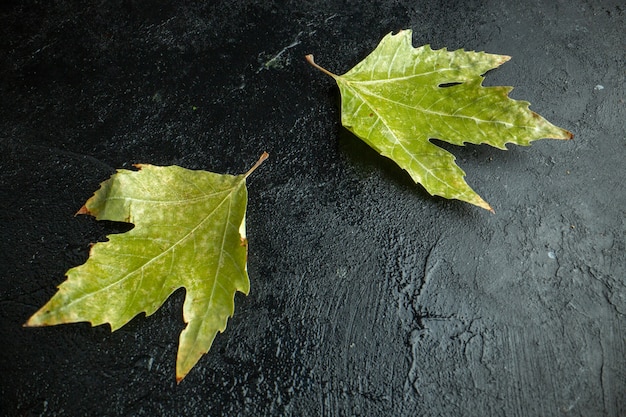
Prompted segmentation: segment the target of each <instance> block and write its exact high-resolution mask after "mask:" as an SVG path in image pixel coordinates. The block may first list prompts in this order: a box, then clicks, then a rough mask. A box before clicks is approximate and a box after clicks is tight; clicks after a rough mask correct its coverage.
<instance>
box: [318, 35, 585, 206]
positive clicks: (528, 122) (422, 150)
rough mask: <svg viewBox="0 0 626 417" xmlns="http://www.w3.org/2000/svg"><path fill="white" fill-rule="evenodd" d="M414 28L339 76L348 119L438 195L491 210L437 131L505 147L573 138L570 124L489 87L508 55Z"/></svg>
mask: <svg viewBox="0 0 626 417" xmlns="http://www.w3.org/2000/svg"><path fill="white" fill-rule="evenodd" d="M411 38H412V32H411V30H404V31H400V32H399V33H397V34H396V35H393V34H388V35H387V36H385V37H384V38H383V40H382V41H381V42H380V44H379V45H378V47H377V48H376V49H375V50H374V51H373V52H372V53H371V54H370V55H369V56H368V57H366V58H365V59H364V60H363V61H361V62H360V63H359V64H357V65H356V66H355V67H354V68H352V69H351V70H350V71H348V72H347V73H346V74H344V75H341V76H338V75H335V74H333V73H331V72H329V71H327V70H326V69H324V68H322V67H320V66H319V65H317V64H316V63H315V62H314V60H313V56H312V55H308V56H307V60H308V61H309V62H310V63H311V64H312V65H313V66H315V67H316V68H318V69H320V70H321V71H323V72H324V73H326V74H328V75H330V76H331V77H333V78H334V79H335V81H336V82H337V84H338V85H339V89H340V91H341V121H342V124H343V125H344V126H345V127H346V128H347V129H349V130H350V131H352V132H353V133H354V134H356V135H357V136H358V137H360V138H361V139H363V140H364V141H365V142H366V143H367V144H368V145H370V146H371V147H372V148H374V149H376V150H377V151H378V152H379V153H381V154H382V155H384V156H386V157H389V158H391V159H392V160H394V161H395V162H396V163H397V164H398V165H399V166H400V167H402V168H404V169H405V170H406V171H408V173H409V174H410V175H411V177H412V178H413V180H414V181H415V182H417V183H420V184H422V185H423V186H424V188H425V189H426V190H427V191H428V192H429V193H430V194H432V195H439V196H442V197H445V198H454V199H458V200H462V201H466V202H468V203H471V204H475V205H477V206H480V207H483V208H485V209H488V210H491V211H493V210H492V209H491V207H490V206H489V204H487V202H485V201H484V200H483V199H482V198H481V197H480V196H479V195H478V194H476V193H475V192H474V191H473V190H472V189H471V188H470V187H469V185H467V183H466V182H465V179H464V176H465V173H464V172H463V170H461V168H459V167H458V166H457V165H456V164H455V163H454V160H455V158H454V156H453V155H452V154H451V153H449V152H448V151H446V150H444V149H442V148H440V147H438V146H436V145H434V144H433V143H431V142H430V141H429V139H431V138H436V139H440V140H443V141H446V142H449V143H451V144H454V145H464V144H465V143H466V142H468V143H474V144H481V143H486V144H489V145H491V146H494V147H497V148H500V149H506V146H505V145H506V144H507V143H514V144H517V145H529V144H530V142H531V141H533V140H536V139H540V138H554V139H571V138H572V137H573V136H572V134H571V133H570V132H568V131H566V130H564V129H561V128H559V127H556V126H554V125H552V124H551V123H550V122H548V121H547V120H545V119H544V118H542V117H541V116H539V115H538V114H536V113H534V112H532V111H530V110H529V109H528V106H529V105H530V103H528V102H526V101H516V100H513V99H511V98H509V97H508V94H509V92H510V91H511V90H512V87H483V86H482V81H483V77H482V76H481V74H484V73H485V72H486V71H488V70H490V69H493V68H496V67H498V66H500V65H501V64H503V63H504V62H506V61H508V60H509V59H510V57H508V56H504V55H492V54H487V53H484V52H467V51H463V50H457V51H454V52H449V51H447V50H446V49H445V48H444V49H439V50H432V49H431V48H430V46H428V45H425V46H422V47H419V48H413V46H412V44H411Z"/></svg>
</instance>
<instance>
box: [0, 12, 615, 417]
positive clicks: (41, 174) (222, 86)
mask: <svg viewBox="0 0 626 417" xmlns="http://www.w3.org/2000/svg"><path fill="white" fill-rule="evenodd" d="M625 13H626V10H625V7H624V5H623V2H621V1H617V0H616V1H610V0H606V1H591V0H590V1H583V0H567V1H552V0H541V1H540V0H536V1H518V2H509V1H502V0H485V1H478V0H476V1H465V2H461V1H458V2H457V1H416V0H406V1H349V0H344V1H338V0H336V1H321V0H310V1H291V2H289V1H235V0H229V1H189V2H179V1H160V2H140V1H132V0H126V1H101V2H67V1H20V2H12V3H10V2H9V3H7V2H3V3H2V6H0V54H1V55H0V57H1V58H0V77H1V78H0V168H1V174H0V233H1V237H2V239H1V240H0V242H1V243H0V273H1V280H0V332H1V333H0V343H1V346H0V398H1V400H0V401H1V402H2V403H1V414H2V415H7V416H40V415H41V416H82V415H108V416H117V415H121V416H157V415H164V416H183V415H186V416H205V415H228V416H235V415H250V416H268V415H287V416H299V415H311V416H316V415H323V416H349V415H362V416H391V415H397V416H414V415H424V416H460V415H464V416H504V415H507V416H624V415H626V395H625V393H626V355H625V351H626V319H625V314H626V283H625V278H626V248H625V229H626V216H625V214H626V186H625V185H624V163H623V160H624V157H625V156H626V136H625V130H626V129H625V120H626V105H625V103H624V100H625V99H626V96H625V91H624V90H625V89H624V86H625V74H626V72H625V51H626V35H625V29H624V28H625V27H626V17H625ZM402 28H412V29H413V30H414V45H416V46H418V45H422V44H425V43H430V44H431V45H432V46H433V48H441V47H444V46H447V47H448V49H451V50H453V49H457V48H465V49H468V50H485V51H487V52H492V53H498V54H506V55H511V56H512V57H513V59H512V60H511V61H510V62H509V63H507V64H505V65H504V66H503V67H501V68H500V69H498V70H495V71H492V72H490V73H489V74H488V76H487V79H486V81H485V84H486V85H514V86H515V90H514V91H513V92H512V94H511V96H512V97H513V98H516V99H523V100H528V101H530V102H531V103H532V106H531V109H532V110H534V111H536V112H538V113H540V114H541V115H543V116H544V117H546V118H547V119H548V120H550V121H551V122H553V123H555V124H556V125H558V126H561V127H563V128H566V129H568V130H570V131H572V132H573V133H574V134H575V139H574V140H573V141H569V142H563V141H553V140H543V141H538V142H535V143H534V144H533V145H532V146H531V147H529V148H522V147H516V146H509V148H510V150H508V151H506V152H504V151H500V150H497V149H492V148H490V147H488V146H467V147H464V148H460V147H458V148H457V147H453V146H447V145H446V148H447V149H450V150H452V151H453V153H454V154H455V155H456V156H457V159H458V162H459V164H460V165H461V167H462V168H463V169H464V170H465V171H466V172H467V174H468V176H467V179H468V182H469V184H470V185H471V186H472V187H474V188H475V190H476V191H477V192H478V193H479V194H480V195H481V196H483V197H484V198H485V199H486V200H487V201H488V202H489V203H491V205H492V206H493V207H494V209H495V211H496V213H495V214H491V213H489V212H487V211H485V210H481V209H479V208H476V207H473V206H470V205H468V204H465V203H460V202H457V201H445V200H442V199H440V198H433V197H430V196H428V195H427V194H426V193H425V192H424V191H423V189H422V188H421V187H420V186H417V185H415V184H413V183H412V182H411V180H410V178H409V177H408V175H407V174H406V173H405V172H403V171H402V170H401V169H399V168H397V167H396V166H395V165H394V164H393V163H392V162H390V161H389V160H386V159H384V158H382V157H380V156H378V155H377V154H376V153H375V152H374V151H372V150H371V149H369V148H368V147H367V146H366V145H364V144H363V143H362V142H360V141H359V140H358V139H356V138H355V137H353V136H352V135H351V134H349V133H348V132H347V131H345V130H344V129H343V128H342V127H341V126H340V115H339V107H338V105H339V96H338V90H337V88H336V86H335V85H334V82H333V80H332V79H330V78H328V77H327V76H325V75H323V74H322V73H320V72H318V71H316V70H314V69H313V68H312V67H310V66H309V65H308V64H307V63H306V62H305V60H304V55H305V54H307V53H313V54H315V56H316V60H317V61H318V63H320V64H321V65H323V66H325V67H326V68H328V69H329V70H332V71H334V72H336V73H343V72H345V71H347V70H348V69H350V68H351V67H352V66H354V65H355V64H356V63H358V62H359V61H360V60H361V59H362V58H364V57H365V56H366V55H367V54H368V53H369V52H370V51H371V50H372V49H373V48H374V47H375V46H376V45H377V44H378V42H379V41H380V39H381V38H382V37H383V36H384V35H385V34H387V33H389V32H391V31H396V30H398V29H402ZM262 151H268V152H269V153H270V154H271V156H270V159H269V160H268V161H267V162H266V163H265V164H264V165H263V166H262V167H261V168H260V169H259V170H258V171H257V172H255V173H254V175H253V176H252V177H251V178H250V180H249V182H248V184H249V194H250V199H249V211H248V220H247V225H248V235H249V241H250V253H249V266H248V267H249V273H250V278H251V282H252V290H251V293H250V295H249V296H248V297H243V296H241V295H238V296H237V298H236V308H235V315H234V317H233V318H232V319H231V320H230V321H229V324H228V328H227V330H226V332H225V333H224V334H220V335H218V336H217V338H216V340H215V343H214V345H213V348H212V349H211V351H210V352H209V354H207V355H205V356H204V357H203V358H202V359H201V360H200V362H199V363H198V365H197V366H196V367H195V368H194V369H193V370H192V371H191V373H190V374H189V375H188V376H187V378H186V379H185V380H184V381H183V382H182V383H181V384H180V385H178V386H177V385H176V383H175V378H174V367H175V356H176V348H177V343H178V334H179V333H180V331H181V330H182V328H183V322H182V301H183V299H184V291H182V290H181V291H179V292H177V293H175V294H174V295H173V296H172V297H171V298H170V299H169V300H168V301H167V302H166V303H165V304H164V305H163V307H162V308H161V309H160V310H159V311H158V312H157V313H155V314H154V315H153V316H151V317H148V318H145V317H143V316H139V317H136V318H135V319H134V320H133V321H131V322H130V323H129V324H128V325H126V326H125V327H123V328H122V329H120V330H119V331H117V332H115V333H111V332H110V330H109V328H108V327H107V326H100V327H97V328H91V327H90V326H89V325H87V324H85V323H80V324H70V325H63V326H56V327H49V328H39V329H33V328H23V327H22V324H23V323H24V322H25V321H26V320H27V319H28V318H29V317H30V315H31V314H33V313H34V312H35V311H36V310H37V309H38V308H39V307H40V306H42V305H43V304H44V303H45V302H46V301H47V300H48V299H49V298H50V297H51V296H52V295H53V294H54V292H55V291H56V286H57V285H58V284H60V283H61V282H62V281H63V280H64V273H65V271H66V270H67V269H69V268H70V267H73V266H76V265H79V264H81V263H83V262H84V261H85V260H86V259H87V255H88V248H89V243H91V242H95V241H98V240H103V239H104V238H105V235H106V234H109V233H114V232H119V231H123V230H126V228H124V227H123V226H120V225H116V224H111V223H104V222H96V221H95V220H94V219H93V218H90V217H88V216H79V217H74V213H75V212H76V210H77V209H78V208H80V207H81V205H82V204H83V203H84V202H85V201H86V199H87V198H89V197H90V196H91V195H92V193H93V192H94V191H95V190H96V189H97V188H98V185H99V183H100V182H102V181H104V180H105V179H107V178H108V177H109V176H110V175H111V174H112V173H113V172H114V170H115V169H117V168H124V167H127V168H128V167H130V166H131V164H133V163H138V162H141V163H152V164H160V165H171V164H177V165H181V166H184V167H186V168H193V169H206V170H210V171H215V172H222V173H243V172H245V171H246V170H247V169H248V168H249V167H250V166H251V165H252V164H253V163H254V161H256V160H257V158H258V157H259V155H260V154H261V152H262Z"/></svg>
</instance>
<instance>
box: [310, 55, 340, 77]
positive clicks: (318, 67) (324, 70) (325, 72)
mask: <svg viewBox="0 0 626 417" xmlns="http://www.w3.org/2000/svg"><path fill="white" fill-rule="evenodd" d="M305 58H306V60H307V61H308V62H309V64H311V65H313V66H314V67H315V68H317V69H318V70H320V71H322V72H323V73H324V74H326V75H330V76H331V77H333V78H337V76H336V75H335V74H333V73H332V72H330V71H328V70H327V69H326V68H322V67H320V66H319V65H317V64H316V63H315V60H314V59H313V55H311V54H308V55H307V56H305Z"/></svg>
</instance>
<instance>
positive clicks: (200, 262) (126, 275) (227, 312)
mask: <svg viewBox="0 0 626 417" xmlns="http://www.w3.org/2000/svg"><path fill="white" fill-rule="evenodd" d="M266 158H267V154H266V153H264V154H263V156H262V157H261V159H260V160H259V162H257V164H256V165H255V166H254V167H253V168H252V169H251V170H250V171H248V173H247V174H246V175H237V176H233V175H220V174H215V173H211V172H206V171H192V170H188V169H184V168H181V167H178V166H169V167H158V166H152V165H137V167H138V168H139V171H128V170H118V171H117V173H116V174H114V175H113V176H112V177H111V178H110V179H109V180H107V181H105V182H103V183H102V185H101V187H100V189H99V190H98V191H96V193H95V194H94V195H93V197H91V198H90V199H89V200H88V201H87V203H86V204H85V206H83V208H81V210H79V212H78V213H79V214H91V215H93V216H95V217H96V219H98V220H111V221H118V222H127V223H133V224H134V225H135V227H134V228H133V229H132V230H130V231H128V232H126V233H123V234H115V235H110V236H108V239H109V240H108V241H107V242H100V243H96V244H95V245H93V246H92V248H91V252H90V256H89V259H88V260H87V262H86V263H85V264H83V265H81V266H78V267H75V268H72V269H70V270H69V271H67V280H66V281H65V282H64V283H62V284H61V285H60V286H59V291H58V292H57V293H56V294H55V295H54V296H53V297H52V298H51V299H50V301H48V303H47V304H46V305H44V306H43V307H42V308H41V309H40V310H39V311H37V312H36V313H35V314H34V315H33V316H32V317H31V318H30V319H29V320H28V322H27V323H26V326H47V325H55V324H61V323H69V322H81V321H87V322H90V323H91V324H92V325H93V326H96V325H99V324H103V323H109V324H110V325H111V329H112V330H113V331H115V330H117V329H119V328H120V327H122V326H123V325H124V324H126V323H128V321H130V320H131V319H132V318H133V317H134V316H136V315H137V314H139V313H142V312H143V313H145V314H146V315H148V316H149V315H151V314H152V313H154V312H155V311H156V310H157V309H158V308H159V307H160V306H161V305H162V304H163V302H165V300H166V299H167V298H168V297H169V296H170V295H171V294H172V293H173V292H174V291H176V290H177V289H179V288H181V287H185V288H186V297H185V303H184V306H183V319H184V321H185V323H187V326H186V327H185V329H184V330H183V331H182V333H181V335H180V340H179V348H178V355H177V359H176V379H177V381H180V380H182V379H183V378H184V377H185V375H187V373H188V372H189V371H190V370H191V368H192V367H193V366H194V365H195V364H196V363H197V362H198V360H199V359H200V357H201V356H202V355H203V354H204V353H206V352H208V350H209V349H210V347H211V344H212V343H213V339H214V338H215V335H216V334H217V332H218V331H220V332H222V331H224V329H225V328H226V322H227V320H228V317H230V316H232V314H233V311H234V296H235V292H236V291H240V292H242V293H244V294H248V291H249V290H250V281H249V280H248V273H247V271H246V256H247V240H246V237H245V213H246V204H247V190H246V178H247V176H248V175H249V174H250V173H251V172H252V171H253V170H254V169H255V168H256V167H257V166H258V165H259V164H260V163H261V162H262V161H263V160H264V159H266Z"/></svg>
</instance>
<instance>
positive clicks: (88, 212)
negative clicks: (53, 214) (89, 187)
mask: <svg viewBox="0 0 626 417" xmlns="http://www.w3.org/2000/svg"><path fill="white" fill-rule="evenodd" d="M79 214H91V215H92V216H93V213H92V212H91V211H89V209H88V208H87V206H86V205H83V206H82V207H81V208H80V209H79V210H78V211H77V212H76V213H75V214H74V216H78V215H79Z"/></svg>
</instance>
